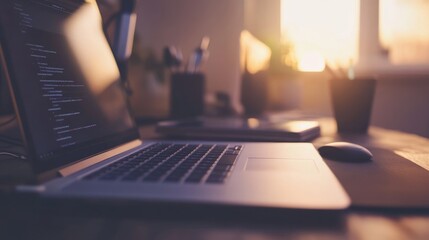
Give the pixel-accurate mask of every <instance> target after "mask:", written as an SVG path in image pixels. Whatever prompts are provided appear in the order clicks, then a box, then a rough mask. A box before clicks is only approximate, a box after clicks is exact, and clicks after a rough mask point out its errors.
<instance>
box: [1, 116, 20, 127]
mask: <svg viewBox="0 0 429 240" xmlns="http://www.w3.org/2000/svg"><path fill="white" fill-rule="evenodd" d="M15 119H16V115H14V116H13V117H11V118H10V119H8V120H6V121H4V122H2V123H0V127H4V126H6V125H8V124H9V123H11V122H13V121H15Z"/></svg>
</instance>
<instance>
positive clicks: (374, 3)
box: [281, 0, 429, 72]
mask: <svg viewBox="0 0 429 240" xmlns="http://www.w3.org/2000/svg"><path fill="white" fill-rule="evenodd" d="M360 9H363V10H362V12H360ZM377 9H379V10H378V11H377ZM428 13H429V1H428V0H324V1H320V0H281V33H282V41H284V42H287V43H288V44H290V45H292V48H293V50H294V54H295V58H296V59H297V62H298V69H299V70H301V71H322V70H323V69H324V66H325V64H329V65H330V66H331V67H333V68H338V67H341V68H347V67H349V66H350V65H351V64H353V65H355V64H358V67H359V66H363V68H362V69H363V70H365V67H368V68H369V69H370V71H377V69H378V70H380V71H381V70H383V71H386V70H388V71H389V69H390V70H398V69H400V70H407V69H415V68H413V67H416V66H420V67H421V66H423V68H422V69H428V70H425V71H427V72H429V68H427V67H426V66H428V65H429V27H428V24H429V14H428ZM359 24H362V26H359ZM359 35H361V36H360V37H359ZM359 47H360V49H359ZM359 60H360V62H359ZM365 64H366V66H365ZM398 66H400V68H398Z"/></svg>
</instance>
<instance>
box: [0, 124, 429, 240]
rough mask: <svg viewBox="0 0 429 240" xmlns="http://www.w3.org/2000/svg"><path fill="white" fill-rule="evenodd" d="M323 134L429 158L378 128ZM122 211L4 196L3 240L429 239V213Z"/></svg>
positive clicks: (149, 133) (418, 140)
mask: <svg viewBox="0 0 429 240" xmlns="http://www.w3.org/2000/svg"><path fill="white" fill-rule="evenodd" d="M322 130H323V132H322V136H321V137H320V138H318V139H316V140H315V141H314V144H315V145H316V146H318V145H320V144H323V143H326V142H331V141H338V140H344V141H352V142H355V143H359V144H362V145H366V146H374V147H379V148H384V149H388V150H390V151H398V150H399V151H402V152H404V153H406V154H408V157H410V158H414V160H416V161H423V162H424V161H426V162H427V161H428V160H427V159H429V140H428V139H424V138H422V137H418V136H415V135H410V134H405V133H401V132H396V131H391V130H386V129H381V128H377V127H372V128H371V129H370V131H369V134H368V135H342V136H341V135H337V134H336V133H335V127H334V124H333V122H332V120H322ZM141 132H142V134H143V136H146V137H155V136H156V134H154V132H153V128H152V127H142V128H141ZM428 189H429V188H428ZM134 207H135V206H134ZM134 207H133V208H134ZM47 209H48V210H47ZM121 209H122V208H121V207H115V206H107V207H100V208H99V209H98V208H92V209H89V207H88V206H87V205H74V204H69V205H67V204H65V205H58V206H51V203H40V202H38V201H35V202H33V200H29V199H25V200H21V199H19V200H18V198H16V197H14V196H10V195H8V194H5V193H3V194H2V195H0V239H103V240H104V239H213V240H218V239H262V240H264V239H429V212H428V211H416V210H413V211H411V210H401V211H395V210H386V209H384V210H383V209H371V210H362V209H355V208H352V209H349V210H346V211H343V212H339V213H335V216H334V217H329V216H328V217H327V218H323V216H322V217H320V215H317V214H314V215H312V214H311V213H310V214H307V213H306V214H305V215H303V214H300V213H299V212H292V213H288V212H285V213H284V214H287V215H285V216H283V217H279V214H282V213H274V214H269V213H263V212H262V213H261V212H259V213H257V212H255V214H254V215H253V212H251V211H247V210H245V209H242V210H238V211H235V212H233V213H232V214H231V213H227V212H222V211H228V210H227V209H225V210H222V209H221V210H215V211H207V212H206V211H205V210H204V208H201V209H194V210H193V211H194V212H193V213H192V214H190V215H193V216H191V217H189V216H186V210H183V209H181V208H176V209H175V208H172V210H171V212H170V213H164V214H162V216H157V214H156V213H155V214H154V213H151V214H148V215H149V216H148V215H146V214H145V210H141V209H139V207H138V206H137V207H135V210H136V211H137V212H140V214H130V215H127V214H121V213H119V214H117V213H118V211H121ZM142 209H143V208H142ZM128 210H129V209H128ZM181 210H183V211H181ZM131 211H133V209H131ZM210 214H214V215H215V217H213V218H212V217H211V216H210ZM184 215H185V216H184ZM182 216H183V217H182Z"/></svg>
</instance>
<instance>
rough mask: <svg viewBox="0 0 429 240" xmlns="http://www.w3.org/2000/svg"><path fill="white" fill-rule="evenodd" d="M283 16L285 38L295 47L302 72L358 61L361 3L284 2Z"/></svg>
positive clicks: (342, 0) (354, 0) (327, 0)
mask: <svg viewBox="0 0 429 240" xmlns="http://www.w3.org/2000/svg"><path fill="white" fill-rule="evenodd" d="M281 14H282V15H281V18H282V19H281V26H282V38H283V41H288V42H289V43H290V44H292V46H293V48H294V51H295V54H296V58H297V61H298V68H299V70H302V71H320V70H323V67H324V62H323V61H326V62H327V63H329V64H330V65H331V66H333V67H338V66H341V67H347V66H348V65H349V64H350V62H351V61H352V62H355V61H356V60H357V52H358V51H357V48H358V44H357V36H358V30H359V29H358V15H359V1H358V0H323V1H320V0H282V9H281Z"/></svg>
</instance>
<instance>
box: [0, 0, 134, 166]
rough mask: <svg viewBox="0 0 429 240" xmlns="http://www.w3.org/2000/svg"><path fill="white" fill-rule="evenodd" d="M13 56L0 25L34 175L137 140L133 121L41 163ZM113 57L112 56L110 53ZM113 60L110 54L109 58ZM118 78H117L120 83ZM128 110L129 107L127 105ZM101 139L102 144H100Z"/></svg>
mask: <svg viewBox="0 0 429 240" xmlns="http://www.w3.org/2000/svg"><path fill="white" fill-rule="evenodd" d="M84 4H95V7H96V8H97V9H98V6H97V4H96V3H95V2H92V1H89V2H85V3H84ZM11 54H12V53H11V52H10V51H9V46H8V45H7V40H6V37H5V36H4V30H3V29H2V24H0V62H1V67H2V69H3V73H4V76H5V80H6V82H7V85H8V88H9V92H10V95H11V98H12V103H13V106H14V110H15V114H16V118H17V121H18V126H19V128H20V132H21V136H22V140H23V144H24V146H25V148H26V150H27V154H28V156H29V159H31V164H32V167H33V170H34V171H35V174H41V173H44V172H48V171H52V170H54V169H58V168H60V167H63V166H64V167H65V166H69V165H72V164H74V163H77V162H80V161H82V160H85V159H87V158H90V157H92V156H95V155H97V154H100V153H103V152H106V151H108V150H111V149H113V148H115V147H117V146H120V145H122V144H125V143H127V142H131V141H134V140H137V139H140V135H139V131H138V128H137V126H136V124H135V122H134V121H133V123H132V127H131V128H129V129H126V130H125V131H122V132H119V133H116V134H113V135H109V136H102V137H100V138H97V139H93V140H92V142H91V144H86V145H85V146H84V145H83V144H82V145H81V146H82V148H80V149H78V150H74V151H73V153H70V152H66V153H64V154H62V155H61V156H57V157H55V159H54V158H52V159H49V161H43V160H42V159H41V158H40V157H39V156H38V155H37V152H36V148H35V144H34V143H33V142H32V139H33V138H32V134H31V131H30V128H29V120H28V119H27V118H26V117H25V107H26V106H25V104H24V102H23V98H22V95H21V94H20V91H19V88H18V86H17V85H18V84H17V83H16V82H15V81H14V79H16V76H15V74H14V72H13V71H9V69H11V70H12V69H13V67H12V57H11V56H12V55H11ZM112 54H113V53H112ZM112 57H113V55H112ZM119 80H120V79H118V81H119ZM124 98H125V102H126V104H128V101H127V99H126V97H125V94H124ZM128 107H129V106H128ZM127 111H128V113H129V114H130V116H131V119H133V116H132V113H131V112H130V111H129V110H128V109H127ZM101 140H103V141H101Z"/></svg>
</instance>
